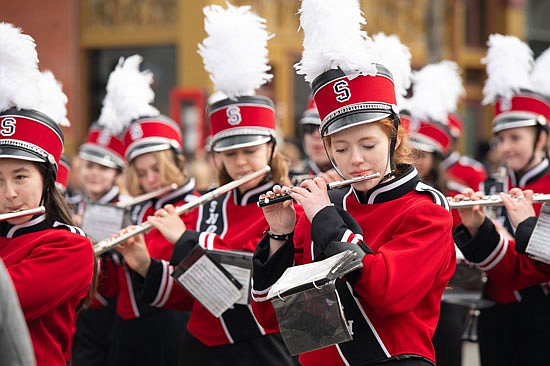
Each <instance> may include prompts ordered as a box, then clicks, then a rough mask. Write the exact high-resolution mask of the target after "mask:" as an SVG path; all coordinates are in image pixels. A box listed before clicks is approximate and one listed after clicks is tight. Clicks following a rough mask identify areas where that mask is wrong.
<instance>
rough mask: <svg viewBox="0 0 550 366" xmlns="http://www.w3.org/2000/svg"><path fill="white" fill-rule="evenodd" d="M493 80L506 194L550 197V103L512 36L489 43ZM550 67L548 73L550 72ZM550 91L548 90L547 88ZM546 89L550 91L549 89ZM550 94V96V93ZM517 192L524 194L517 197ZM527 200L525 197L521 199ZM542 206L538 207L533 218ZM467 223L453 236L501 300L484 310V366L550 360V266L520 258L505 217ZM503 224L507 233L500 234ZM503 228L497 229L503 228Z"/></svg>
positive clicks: (490, 99) (488, 95) (465, 212)
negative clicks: (549, 345)
mask: <svg viewBox="0 0 550 366" xmlns="http://www.w3.org/2000/svg"><path fill="white" fill-rule="evenodd" d="M488 45H489V49H488V53H487V57H486V58H485V59H484V60H483V61H484V62H485V63H486V64H487V73H488V79H487V82H486V84H485V87H484V94H485V98H484V102H485V103H494V104H495V117H494V119H493V122H492V123H493V133H494V134H495V136H496V138H497V141H498V145H497V149H498V150H499V152H500V154H501V156H502V158H503V159H504V161H505V163H506V166H507V167H508V176H507V179H506V181H505V187H504V192H510V193H512V192H516V193H518V192H517V191H515V190H513V188H519V189H521V190H526V189H530V190H532V191H534V192H538V193H548V192H550V190H549V187H550V170H549V162H548V155H547V152H546V144H547V139H548V120H550V103H549V100H548V99H547V97H545V96H544V95H542V94H541V93H537V92H535V91H533V90H535V88H534V84H532V83H531V82H530V81H529V77H530V75H529V72H530V70H531V68H532V66H533V58H532V51H531V50H530V49H529V47H528V46H527V45H526V44H524V43H523V42H521V41H520V40H519V39H517V38H515V37H513V36H503V35H499V34H495V35H491V36H490V37H489V42H488ZM547 70H548V67H546V71H545V73H546V74H547ZM547 85H550V84H547ZM547 90H548V89H547ZM548 94H549V95H550V93H548ZM518 194H519V193H518ZM480 196H482V193H481V192H474V191H473V190H467V191H466V192H464V193H463V194H462V195H457V196H455V197H456V199H462V198H464V197H467V198H478V197H480ZM518 198H519V199H521V198H523V194H522V195H521V196H518ZM540 207H541V205H540V204H535V205H534V210H535V213H537V214H538V212H539V211H540ZM459 213H460V216H461V219H462V225H461V226H459V227H458V228H457V229H456V230H455V232H454V238H455V241H456V243H457V245H458V246H459V248H460V249H461V251H462V253H463V254H464V256H465V257H466V259H468V260H469V261H470V262H473V263H475V264H476V265H477V266H478V268H479V269H481V270H483V271H485V272H486V274H487V277H488V282H487V283H486V286H485V295H486V296H487V297H488V298H489V299H490V300H493V301H495V302H496V304H495V305H494V306H492V307H490V308H487V309H482V310H481V314H480V318H479V322H478V333H479V346H480V354H481V362H482V363H483V364H484V365H537V364H539V365H540V364H546V363H548V361H549V360H550V358H549V357H548V355H546V354H545V353H544V352H539V351H534V350H540V349H542V348H543V347H545V343H546V337H545V334H546V331H547V329H548V327H549V326H550V316H549V314H548V311H547V309H548V305H549V303H550V297H548V296H547V293H548V289H547V283H548V281H549V280H550V276H549V274H548V273H547V271H545V270H544V267H545V266H542V265H540V264H537V263H535V262H533V261H532V260H531V259H529V258H528V257H527V256H524V255H520V254H518V251H517V250H516V248H515V245H514V241H513V240H511V239H509V238H511V237H513V234H514V228H513V226H512V224H511V223H510V220H508V219H507V216H506V213H504V216H502V217H501V218H500V220H498V219H499V218H497V220H498V221H497V222H496V223H493V222H492V221H491V220H489V219H488V218H487V217H485V210H484V209H483V208H482V207H480V206H479V205H478V206H475V207H473V208H471V209H460V210H459ZM500 223H504V226H505V228H506V229H507V230H508V232H506V231H505V230H503V229H499V230H497V227H500V225H499V224H500ZM497 225H498V226H497Z"/></svg>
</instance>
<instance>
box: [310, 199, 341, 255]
mask: <svg viewBox="0 0 550 366" xmlns="http://www.w3.org/2000/svg"><path fill="white" fill-rule="evenodd" d="M347 229H348V227H347V226H346V223H345V222H344V219H342V217H341V216H340V215H339V214H338V210H337V209H336V207H334V206H327V207H325V208H323V209H322V210H321V211H319V212H318V213H317V214H316V215H315V216H314V217H313V220H312V221H311V240H313V242H314V243H315V245H317V246H319V248H320V249H321V250H322V251H324V250H325V249H326V247H327V245H328V243H330V242H331V241H340V240H341V239H342V237H343V236H344V233H345V232H346V230H347Z"/></svg>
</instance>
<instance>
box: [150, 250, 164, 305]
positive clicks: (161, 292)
mask: <svg viewBox="0 0 550 366" xmlns="http://www.w3.org/2000/svg"><path fill="white" fill-rule="evenodd" d="M160 263H161V264H162V275H161V280H160V286H159V289H158V292H157V296H156V297H155V299H154V300H153V302H151V305H153V306H159V305H158V304H159V302H160V301H161V299H162V297H163V295H164V291H165V288H166V271H167V267H168V262H166V261H160Z"/></svg>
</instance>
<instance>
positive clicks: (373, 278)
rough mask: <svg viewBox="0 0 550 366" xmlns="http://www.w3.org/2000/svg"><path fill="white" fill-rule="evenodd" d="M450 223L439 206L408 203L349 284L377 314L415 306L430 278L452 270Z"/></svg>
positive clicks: (430, 283) (353, 237)
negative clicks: (408, 205) (388, 232)
mask: <svg viewBox="0 0 550 366" xmlns="http://www.w3.org/2000/svg"><path fill="white" fill-rule="evenodd" d="M451 227H452V218H451V215H450V213H449V212H448V211H447V210H446V209H445V208H443V207H441V206H439V205H436V204H425V203H423V204H419V205H416V206H415V207H408V208H407V209H406V211H405V212H403V213H402V215H401V218H400V220H399V221H398V223H397V224H396V227H395V230H394V231H393V234H392V237H391V238H390V240H389V241H387V242H385V243H384V245H382V246H381V247H380V248H379V250H378V251H377V252H376V253H373V254H367V255H365V256H364V257H363V268H362V269H361V272H360V274H359V277H358V279H357V281H356V282H355V284H353V289H354V291H355V293H356V294H357V295H358V296H359V297H360V299H361V301H364V302H366V303H368V304H369V305H370V306H372V308H373V310H374V311H375V312H376V313H378V314H380V315H390V314H395V313H402V312H407V311H410V310H412V309H414V308H415V307H416V306H417V305H418V303H419V302H420V301H421V300H422V299H424V298H425V297H426V295H427V293H428V292H429V291H430V290H431V289H432V288H433V286H434V279H436V278H440V279H442V280H445V281H448V279H449V278H450V277H451V275H452V273H453V272H454V269H455V264H456V257H455V248H454V244H453V240H452V237H451ZM312 230H313V229H312ZM357 240H359V241H361V240H362V238H361V237H358V236H357V235H353V233H351V234H350V235H346V237H344V240H341V241H348V242H353V241H357ZM365 244H366V245H367V246H368V243H365Z"/></svg>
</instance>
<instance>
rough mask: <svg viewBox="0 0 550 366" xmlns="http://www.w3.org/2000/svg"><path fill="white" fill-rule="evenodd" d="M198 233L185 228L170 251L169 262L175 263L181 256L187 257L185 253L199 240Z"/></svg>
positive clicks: (179, 260)
mask: <svg viewBox="0 0 550 366" xmlns="http://www.w3.org/2000/svg"><path fill="white" fill-rule="evenodd" d="M199 235H200V234H199V233H198V232H196V231H194V230H189V229H187V230H185V232H184V233H183V234H182V235H181V236H180V237H179V239H178V240H177V241H176V243H175V244H174V250H173V251H172V257H171V258H170V264H172V265H177V264H178V263H179V262H181V261H182V259H183V258H185V257H187V254H189V252H190V251H191V250H192V249H193V248H194V247H195V245H197V243H198V242H199Z"/></svg>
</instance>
